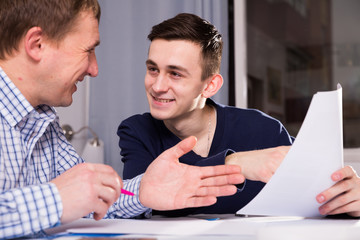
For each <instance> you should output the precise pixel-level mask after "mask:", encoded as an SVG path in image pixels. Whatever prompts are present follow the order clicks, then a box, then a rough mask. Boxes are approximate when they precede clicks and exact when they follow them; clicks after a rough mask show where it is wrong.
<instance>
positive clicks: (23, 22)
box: [0, 0, 101, 59]
mask: <svg viewBox="0 0 360 240" xmlns="http://www.w3.org/2000/svg"><path fill="white" fill-rule="evenodd" d="M83 11H92V12H93V14H94V17H95V18H96V19H97V20H98V21H100V15H101V10H100V5H99V3H98V1H97V0H0V36H1V37H0V59H5V58H6V56H7V55H9V56H11V55H12V53H13V51H15V50H16V51H17V50H18V47H19V42H20V40H21V39H22V38H23V37H24V35H25V34H26V32H27V31H28V30H29V29H30V28H32V27H35V26H38V27H40V28H41V29H42V30H43V32H44V34H45V36H46V37H47V38H48V39H50V40H53V41H54V42H60V41H61V40H62V39H63V38H64V36H66V34H67V33H68V32H69V31H71V29H72V26H73V23H74V21H75V20H76V18H77V17H78V15H79V13H81V12H83Z"/></svg>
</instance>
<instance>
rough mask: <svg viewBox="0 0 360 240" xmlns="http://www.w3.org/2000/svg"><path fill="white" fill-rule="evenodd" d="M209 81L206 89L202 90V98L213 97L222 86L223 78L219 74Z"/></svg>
mask: <svg viewBox="0 0 360 240" xmlns="http://www.w3.org/2000/svg"><path fill="white" fill-rule="evenodd" d="M207 81H209V82H208V84H207V86H206V88H205V89H204V91H203V93H202V96H203V97H204V98H210V97H212V96H214V95H215V94H216V93H217V92H218V91H219V90H220V88H221V87H222V85H223V82H224V80H223V77H222V76H221V75H220V74H214V75H213V76H212V77H211V79H210V80H207Z"/></svg>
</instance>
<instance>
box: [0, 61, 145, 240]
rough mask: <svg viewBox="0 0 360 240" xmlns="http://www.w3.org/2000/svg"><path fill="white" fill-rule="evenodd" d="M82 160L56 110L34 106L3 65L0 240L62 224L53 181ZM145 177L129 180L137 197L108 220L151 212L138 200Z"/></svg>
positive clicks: (122, 201) (115, 208)
mask: <svg viewBox="0 0 360 240" xmlns="http://www.w3.org/2000/svg"><path fill="white" fill-rule="evenodd" d="M82 162H83V160H82V158H81V157H79V155H78V154H77V153H76V152H75V150H74V148H73V147H72V146H71V144H70V143H69V142H68V141H67V140H66V138H65V136H64V134H63V131H62V129H61V127H60V124H59V119H58V117H57V115H56V111H55V109H54V108H52V107H49V106H47V105H40V106H37V107H36V108H34V107H32V106H31V105H30V103H29V102H28V101H27V100H26V99H25V97H24V96H23V95H22V94H21V92H20V91H19V89H18V88H16V86H15V85H14V84H13V83H12V81H11V80H10V79H9V77H8V76H7V75H6V74H5V72H4V71H3V70H2V68H1V67H0V189H1V192H0V239H3V238H14V237H20V236H25V235H29V234H35V233H37V232H39V231H42V230H44V229H47V228H51V227H54V226H57V225H59V224H60V217H61V215H62V210H63V206H62V202H61V198H60V194H59V192H58V189H57V188H56V186H55V184H53V183H50V182H49V181H51V180H52V179H54V178H56V177H57V176H58V175H60V174H62V173H63V172H65V171H66V170H68V169H69V168H71V167H73V166H74V165H76V164H78V163H82ZM141 177H142V176H141V175H140V176H137V177H135V178H134V179H131V180H128V181H124V188H126V189H127V190H129V191H133V192H134V193H137V194H136V196H137V197H130V196H127V195H124V194H122V195H121V196H120V198H119V199H118V201H117V202H115V203H114V204H113V205H112V206H111V207H110V208H109V210H108V213H107V215H106V216H105V218H130V217H135V216H138V215H140V214H142V213H144V212H145V214H149V213H150V212H151V210H150V209H148V208H145V207H144V206H142V205H141V203H140V201H139V198H138V196H139V194H138V192H139V186H140V180H141ZM89 216H91V214H90V215H89Z"/></svg>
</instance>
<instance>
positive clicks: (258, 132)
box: [117, 99, 292, 216]
mask: <svg viewBox="0 0 360 240" xmlns="http://www.w3.org/2000/svg"><path fill="white" fill-rule="evenodd" d="M207 104H211V105H213V106H215V107H216V111H217V124H216V130H215V135H214V139H213V141H212V145H211V148H210V153H209V157H206V158H204V157H201V156H199V155H197V154H196V153H195V152H193V151H190V152H189V153H187V154H185V155H184V156H182V157H181V158H180V162H182V163H186V164H189V165H196V166H214V165H221V164H224V163H225V157H226V156H227V155H228V154H231V153H232V152H240V151H250V150H257V149H265V148H271V147H276V146H281V145H291V144H292V138H291V137H290V135H289V134H288V132H287V131H286V129H285V128H284V126H283V125H282V124H281V123H280V122H279V121H278V120H276V119H274V118H272V117H270V116H268V115H266V114H264V113H262V112H260V111H258V110H253V109H239V108H235V107H230V106H223V105H219V104H216V103H215V102H213V101H212V100H211V99H208V101H207ZM117 134H118V136H119V137H120V141H119V146H120V149H121V152H120V154H121V156H122V161H123V162H124V172H123V177H124V179H130V178H133V177H135V176H137V175H139V174H142V173H144V172H145V171H146V168H147V167H148V166H149V165H150V163H151V162H152V161H153V160H154V159H155V158H157V157H158V156H159V155H160V154H161V153H162V152H163V151H165V150H166V149H168V148H171V147H173V146H174V145H176V144H177V143H178V142H179V141H180V139H179V138H178V137H177V136H176V135H174V134H173V133H172V132H170V131H169V130H168V129H167V128H166V126H165V125H164V123H163V121H159V120H156V119H154V118H153V117H152V116H151V115H150V113H144V114H142V115H140V114H139V115H134V116H132V117H130V118H128V119H126V120H124V121H123V122H122V123H121V124H120V126H119V128H118V132H117ZM264 185H265V184H264V183H262V182H258V181H251V180H246V182H245V185H244V186H243V187H242V189H241V190H239V191H238V192H237V193H236V194H235V195H233V196H228V197H219V198H218V201H217V203H216V204H214V205H212V206H209V207H201V208H191V209H181V210H175V211H162V212H159V211H154V212H153V214H162V215H167V216H183V215H188V214H205V213H206V214H214V213H219V214H220V213H235V212H236V211H237V210H239V209H240V208H242V207H243V206H245V205H246V204H247V203H248V202H249V201H250V200H251V199H253V198H254V197H255V196H256V195H257V194H258V193H259V191H260V190H261V189H262V188H263V186H264Z"/></svg>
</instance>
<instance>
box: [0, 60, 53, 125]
mask: <svg viewBox="0 0 360 240" xmlns="http://www.w3.org/2000/svg"><path fill="white" fill-rule="evenodd" d="M31 112H34V113H33V114H35V115H38V114H42V113H44V114H45V115H47V117H49V118H50V119H55V117H56V116H55V115H56V111H55V109H54V108H51V107H49V106H46V105H41V106H38V107H36V108H35V109H34V107H32V106H31V104H30V103H29V102H28V101H27V100H26V98H25V97H24V95H22V93H21V92H20V90H19V89H18V88H17V87H16V86H15V84H14V83H13V82H12V81H11V80H10V78H9V77H8V76H7V75H6V73H5V72H4V70H3V69H2V68H1V67H0V114H1V115H2V116H3V117H4V119H5V120H6V121H7V122H8V123H9V124H10V125H11V126H12V127H14V126H16V125H17V124H18V123H19V122H20V121H21V120H22V119H24V118H25V117H26V116H28V115H29V114H30V113H31Z"/></svg>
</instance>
